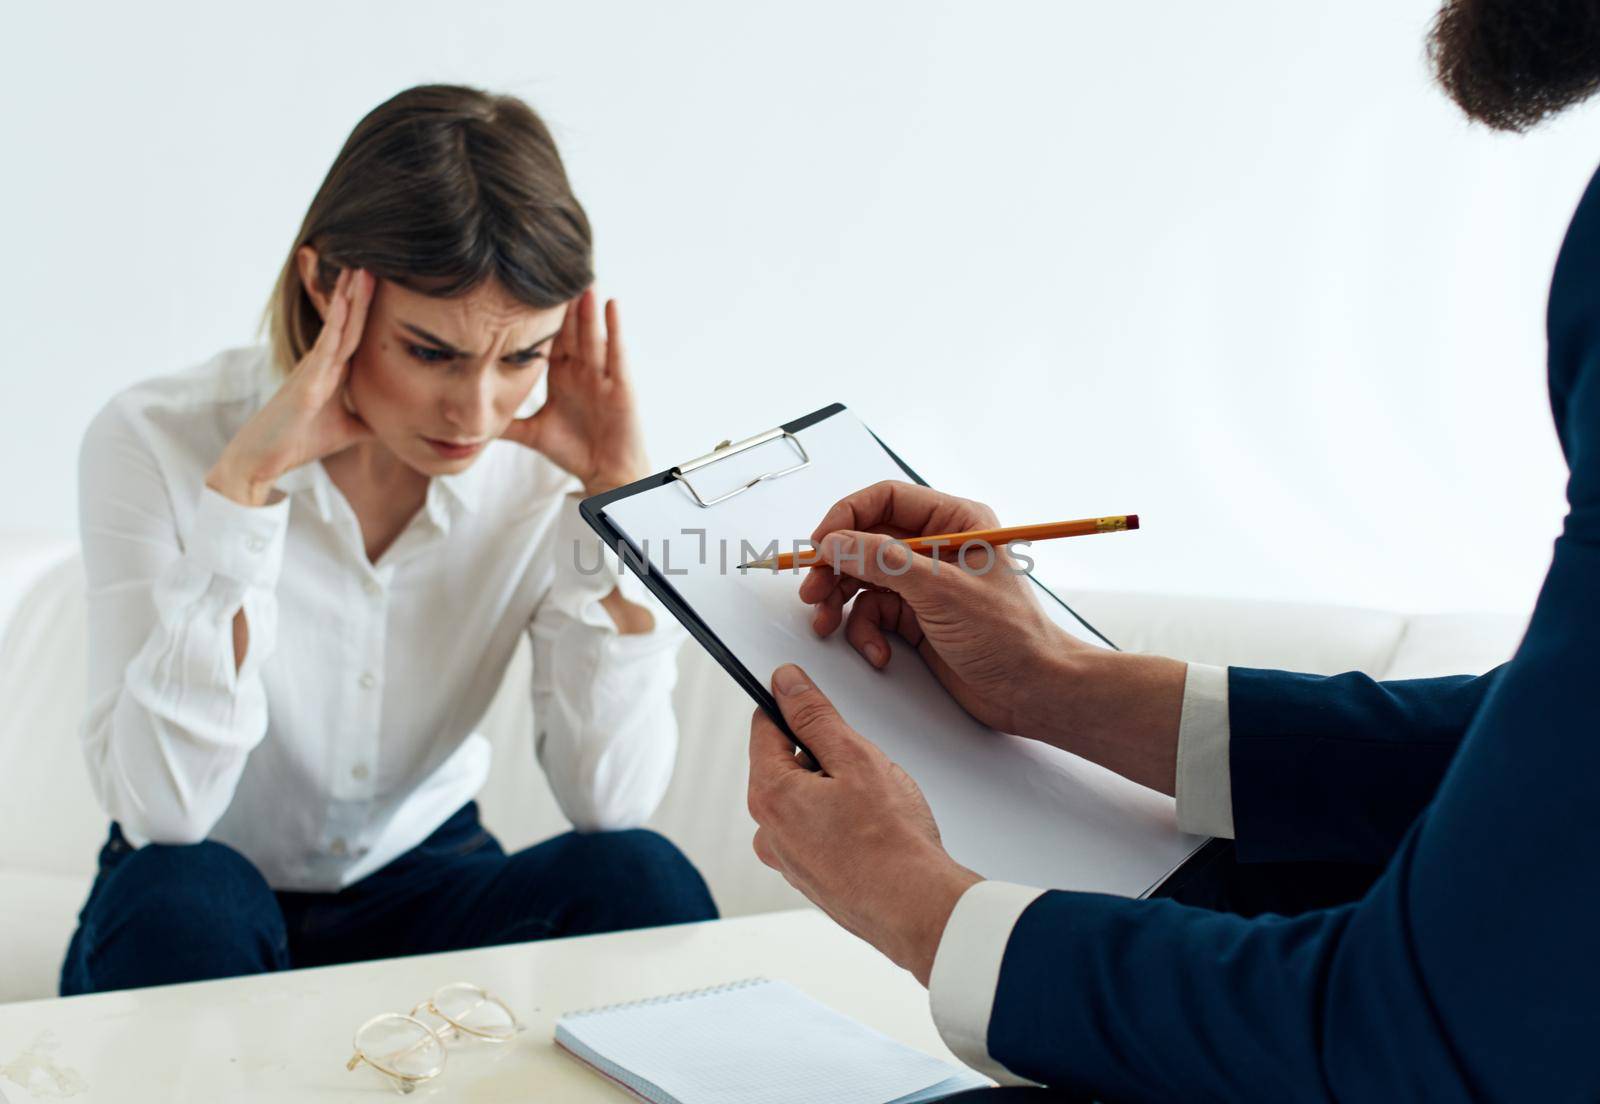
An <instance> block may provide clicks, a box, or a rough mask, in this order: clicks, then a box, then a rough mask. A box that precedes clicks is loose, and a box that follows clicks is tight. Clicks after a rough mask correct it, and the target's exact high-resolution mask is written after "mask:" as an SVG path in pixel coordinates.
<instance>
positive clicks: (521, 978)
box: [0, 909, 955, 1104]
mask: <svg viewBox="0 0 1600 1104" xmlns="http://www.w3.org/2000/svg"><path fill="white" fill-rule="evenodd" d="M756 976H760V977H771V978H782V979H784V980H786V981H789V982H791V983H793V984H794V985H796V986H798V987H799V988H800V989H802V990H804V991H805V992H807V993H809V994H811V995H812V996H813V997H816V998H817V999H818V1000H820V1001H822V1002H823V1003H824V1004H828V1005H831V1006H832V1007H834V1008H836V1009H838V1010H839V1011H841V1012H844V1013H845V1014H847V1015H850V1016H853V1017H855V1018H856V1019H857V1020H859V1021H861V1022H862V1023H865V1024H868V1025H869V1026H871V1027H875V1028H877V1029H878V1030H879V1031H882V1032H883V1033H884V1034H886V1035H889V1036H892V1037H894V1038H896V1039H899V1040H900V1041H902V1042H904V1043H907V1044H908V1045H910V1046H913V1047H916V1048H917V1049H919V1050H922V1051H924V1052H926V1053H928V1054H932V1055H935V1056H937V1057H940V1058H943V1059H945V1060H946V1061H949V1062H954V1061H955V1059H954V1058H953V1057H952V1056H951V1054H950V1052H949V1051H948V1050H947V1049H946V1048H945V1046H944V1044H943V1043H942V1042H941V1041H940V1040H939V1036H938V1033H937V1031H936V1030H935V1029H934V1026H933V1020H932V1018H931V1016H930V1015H929V1012H928V997H927V993H926V992H925V991H924V990H923V988H922V987H921V986H920V985H918V984H917V982H916V980H915V979H914V978H913V977H912V976H911V975H910V974H908V973H906V972H905V971H903V970H901V969H899V968H898V967H896V966H894V965H893V964H892V963H890V962H889V961H888V959H886V958H884V957H883V956H882V955H880V954H879V953H878V952H877V951H875V950H873V949H872V948H871V947H870V946H868V945H867V944H866V943H863V942H862V941H860V940H859V939H857V938H855V937H854V936H852V935H850V934H848V933H846V932H845V931H843V930H842V929H840V928H839V927H837V926H836V925H835V924H833V922H832V921H830V920H828V919H827V918H826V917H825V916H823V915H822V914H821V913H818V912H815V911H813V910H810V909H800V910H796V911H794V912H778V913H767V914H765V915H760V916H748V917H741V918H739V919H734V920H717V921H712V922H709V923H704V924H683V925H679V926H676V927H668V928H653V929H648V930H645V931H635V932H620V933H618V934H615V935H595V936H584V937H581V938H577V939H559V940H547V941H545V942H540V943H518V944H512V945H509V946H504V947H488V948H484V949H482V950H476V951H457V952H453V953H450V954H437V955H418V956H416V957H412V958H396V959H387V960H385V961H381V962H366V963H357V964H355V965H350V966H330V967H325V968H322V969H315V970H291V971H288V972H285V973H280V974H264V975H259V976H255V977H247V978H233V979H229V980H226V981H207V982H198V983H195V984H191V985H172V986H163V987H160V988H154V989H136V990H127V991H124V992H117V993H102V994H97V995H94V996H87V997H70V998H67V999H65V1000H47V1001H29V1002H24V1003H21V1004H4V1005H0V1099H4V1100H7V1101H9V1104H24V1102H29V1104H31V1102H32V1101H36V1100H37V1101H43V1100H58V1099H69V1100H72V1101H75V1102H77V1101H81V1102H84V1104H93V1102H96V1101H117V1102H119V1104H139V1102H143V1101H160V1102H162V1104H167V1102H172V1101H187V1100H196V1101H205V1102H207V1104H212V1102H216V1101H229V1102H234V1101H256V1100H259V1101H271V1102H272V1104H282V1102H283V1101H288V1100H292V1101H310V1102H314V1101H328V1100H339V1101H357V1100H384V1099H395V1098H396V1097H395V1095H394V1093H393V1090H392V1089H390V1088H389V1087H388V1085H387V1082H386V1081H385V1080H384V1079H383V1078H382V1077H380V1076H379V1075H378V1074H375V1073H373V1072H372V1071H371V1070H369V1069H366V1068H365V1067H360V1068H358V1069H357V1070H356V1072H354V1073H350V1072H347V1071H346V1070H345V1068H344V1064H345V1061H346V1059H348V1058H349V1057H350V1054H351V1047H350V1039H351V1036H352V1034H353V1033H354V1031H355V1029H356V1028H357V1027H358V1026H359V1025H360V1024H362V1023H363V1022H364V1021H365V1020H367V1019H368V1018H369V1017H371V1016H373V1015H375V1014H377V1013H379V1012H391V1011H392V1012H406V1011H409V1010H410V1009H411V1007H412V1006H413V1005H414V1004H416V1003H417V1002H418V1001H421V1000H423V999H424V998H426V997H428V996H430V995H432V993H433V991H434V990H435V989H437V988H438V987H439V986H440V985H443V984H446V983H448V982H452V981H470V982H474V983H476V984H478V985H481V986H483V987H484V988H486V989H488V990H489V991H490V992H492V993H494V994H496V995H497V996H500V997H502V998H503V999H504V1000H505V1001H506V1002H507V1003H508V1004H510V1006H511V1007H512V1009H513V1010H515V1011H516V1013H517V1015H518V1016H519V1017H520V1018H521V1019H522V1020H523V1021H524V1022H525V1023H526V1024H527V1025H528V1030H527V1031H525V1032H524V1033H522V1034H521V1035H520V1036H518V1038H517V1039H516V1040H515V1041H514V1042H511V1043H509V1044H506V1045H504V1046H494V1045H492V1044H457V1043H453V1044H451V1049H450V1057H449V1059H448V1061H447V1062H446V1064H445V1070H444V1072H443V1073H442V1074H441V1075H440V1076H439V1077H437V1078H435V1079H434V1080H433V1081H431V1082H428V1083H426V1084H425V1085H423V1086H422V1087H420V1088H419V1089H418V1091H417V1092H416V1093H414V1094H412V1096H411V1099H413V1100H417V1099H425V1098H428V1097H430V1096H432V1097H437V1098H439V1099H448V1100H456V1099H460V1100H472V1101H518V1102H527V1101H539V1102H540V1104H547V1102H561V1104H565V1102H567V1101H573V1102H581V1101H609V1102H613V1104H614V1102H618V1101H625V1100H631V1099H633V1098H632V1097H630V1096H629V1095H628V1094H627V1093H625V1092H623V1091H622V1090H621V1089H619V1088H616V1087H614V1086H612V1085H611V1084H609V1083H608V1082H606V1081H604V1080H603V1079H602V1078H601V1077H600V1076H599V1075H597V1074H595V1073H593V1072H591V1071H590V1070H588V1069H587V1068H586V1067H584V1066H582V1065H580V1064H579V1063H578V1062H577V1061H576V1060H575V1059H573V1058H570V1057H568V1056H567V1055H566V1054H565V1053H563V1052H562V1051H560V1050H558V1049H557V1048H556V1046H555V1044H554V1042H553V1041H552V1034H553V1032H554V1025H555V1021H556V1018H557V1017H558V1016H559V1015H560V1014H561V1013H563V1012H566V1011H570V1010H573V1009H578V1008H588V1007H593V1006H595V1005H601V1004H610V1003H613V1002H617V1001H628V1000H636V999H639V998H643V997H651V996H657V995H660V994H662V993H671V992H676V991H679V990H683V989H698V988H701V987H703V986H707V985H718V984H721V983H724V982H729V981H736V980H738V979H740V978H746V977H756ZM25 1086H26V1087H25Z"/></svg>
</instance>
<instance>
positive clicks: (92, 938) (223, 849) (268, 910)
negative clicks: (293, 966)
mask: <svg viewBox="0 0 1600 1104" xmlns="http://www.w3.org/2000/svg"><path fill="white" fill-rule="evenodd" d="M287 966H288V937H287V933H286V931H285V930H284V924H283V913H282V912H281V910H280V909H279V908H278V902H277V898H276V897H274V896H273V893H272V889H271V888H270V887H269V886H268V885H267V882H266V879H265V878H263V877H262V876H261V872H260V871H258V870H257V869H256V868H255V866H254V865H252V864H251V862H250V861H249V860H248V859H246V858H245V857H244V856H243V855H241V854H239V853H238V852H237V851H235V850H233V849H232V848H231V847H228V846H226V845H225V844H220V843H215V842H212V841H209V840H208V841H205V842H202V843H196V844H185V845H181V846H173V845H166V844H150V845H148V846H145V847H141V848H139V849H138V850H136V851H133V852H131V853H130V854H128V855H126V856H125V857H124V858H123V859H122V860H121V861H120V862H119V863H117V865H116V866H115V867H114V868H113V869H112V870H110V871H109V872H108V873H107V874H106V875H105V877H104V881H103V882H102V884H101V885H99V886H98V887H97V888H96V890H95V892H94V894H93V895H92V896H91V898H90V901H89V903H88V905H87V906H86V907H85V908H84V911H83V915H82V917H81V923H80V925H79V930H78V934H77V935H76V936H75V937H74V939H73V945H72V947H71V948H70V950H69V958H68V963H67V970H66V971H65V973H64V975H63V976H64V978H66V977H67V976H75V977H76V978H77V979H78V980H77V981H76V983H75V985H76V987H77V988H79V989H80V990H99V989H120V988H130V987H133V986H136V985H160V984H170V983H173V982H179V981H199V980H203V979H206V978H213V977H231V976H234V975H237V974H245V973H260V972H264V971H267V970H274V969H282V968H285V967H287ZM65 987H67V986H66V983H65V981H64V988H65Z"/></svg>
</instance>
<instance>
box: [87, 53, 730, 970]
mask: <svg viewBox="0 0 1600 1104" xmlns="http://www.w3.org/2000/svg"><path fill="white" fill-rule="evenodd" d="M591 282H592V274H591V271H590V233H589V225H588V220H587V218H586V217H585V215H584V212H583V208H582V207H581V206H579V204H578V202H577V200H576V199H575V198H574V197H573V195H572V193H571V191H570V189H569V186H568V183H567V179H566V174H565V170H564V169H563V167H562V163H561V159H560V156H559V154H558V153H557V151H556V148H555V145H554V143H553V142H552V140H551V138H550V135H549V133H548V131H547V130H546V129H545V127H544V125H543V124H542V123H541V122H540V120H539V119H538V117H537V116H536V115H535V114H534V113H533V112H532V111H531V110H530V109H529V108H528V107H527V106H526V105H525V104H523V103H521V102H520V101H518V100H516V99H514V98H511V97H506V96H490V95H486V94H484V93H482V92H478V91H476V90H473V89H468V88H460V87H450V86H437V85H435V86H425V87H419V88H413V89H411V90H409V91H406V92H403V93H401V94H400V95H398V96H396V97H394V98H393V99H391V100H390V101H388V102H387V103H385V104H383V105H381V106H380V107H378V108H377V109H376V110H374V111H373V112H372V113H371V114H370V115H368V116H367V117H366V118H365V119H363V120H362V121H361V123H360V124H359V125H358V126H357V127H356V129H355V131H354V132H353V133H352V134H351V135H350V138H349V140H348V141H347V142H346V143H345V146H344V148H343V150H341V151H340V153H339V156H338V158H337V159H336V160H335V162H334V164H333V167H332V169H331V170H330V171H329V173H328V176H327V179H326V180H325V181H324V182H323V184H322V187H321V189H320V190H319V191H318V193H317V195H316V198H315V199H314V200H313V201H312V204H311V208H310V210H309V212H308V213H307V215H306V218H305V222H304V224H303V225H302V227H301V229H300V233H299V235H298V236H297V238H296V239H295V248H294V249H293V250H291V252H290V256H289V258H288V261H287V262H286V263H285V265H284V268H283V271H282V274H281V276H280V277H279V281H278V287H277V290H276V292H275V293H274V296H273V299H272V302H271V304H270V306H269V308H268V318H267V321H268V323H269V326H270V334H271V343H270V348H250V349H241V350H232V351H228V352H224V353H222V354H220V355H219V356H217V357H216V358H214V359H212V360H211V361H209V362H207V363H206V364H204V365H202V366H201V367H199V368H198V369H196V370H193V371H190V372H187V373H184V374H181V375H176V376H171V377H165V378H161V379H156V380H151V381H148V382H146V383H142V384H139V385H137V386H135V387H133V388H131V389H129V390H127V391H125V392H123V393H122V394H120V395H118V396H117V397H116V398H114V399H113V400H112V401H111V402H110V403H109V404H108V405H107V406H106V408H105V409H104V410H103V411H102V412H101V413H100V414H99V416H98V417H96V419H95V420H94V422H93V424H92V425H91V426H90V428H89V430H88V433H87V435H86V436H85V439H84V443H83V452H82V458H81V469H80V470H81V475H80V479H81V486H80V500H81V523H82V539H83V549H84V559H85V564H86V569H87V573H88V581H89V616H90V663H89V665H90V687H89V690H90V696H89V710H88V716H87V719H86V721H85V725H84V730H83V738H84V748H85V754H86V757H87V759H88V764H89V771H90V774H91V776H92V778H93V780H94V784H95V788H96V791H97V793H98V795H99V798H100V802H101V804H102V806H103V807H104V809H105V810H106V812H107V814H108V815H109V816H110V817H111V818H112V821H113V823H112V826H111V835H110V839H109V841H108V842H107V843H106V845H105V847H104V849H103V850H102V851H101V855H100V870H99V875H98V877H97V878H96V880H95V884H94V887H93V889H92V891H91V893H90V896H89V901H88V903H87V904H86V905H85V907H84V909H83V912H82V914H81V916H80V918H79V927H78V931H77V933H76V934H75V935H74V937H73V940H72V944H71V946H70V947H69V949H68V952H67V960H66V963H65V966H64V968H63V972H62V982H61V990H62V993H63V994H73V993H83V992H92V991H96V990H104V989H115V988H126V987H131V986H139V985H154V984H164V983H170V982H178V981H191V980H196V979H200V978H211V977H223V976H231V975H235V974H243V973H252V972H259V971H266V970H276V969H284V968H287V967H299V966H310V965H321V964H326V963H334V962H345V961H351V960H355V959H363V958H378V957H385V956H390V955H397V954H407V953H416V952H425V951H439V950H449V949H455V948H461V947H471V946H480V945H486V944H491V943H499V942H509V941H515V940H525V939H537V938H543V937H548V936H560V935H571V934H577V933H582V932H596V931H607V930H614V929H618V928H626V927H637V926H644V925H651V924H662V923H674V922H680V921H689V920H701V919H708V918H712V917H714V916H715V915H716V910H715V906H714V905H713V904H712V901H711V897H710V895H709V893H708V892H707V890H706V886H705V883H704V881H703V880H702V879H701V878H700V876H699V874H698V873H697V872H696V871H695V869H694V868H693V866H692V865H690V863H689V862H688V861H687V860H686V859H685V858H684V857H683V855H682V854H681V853H679V852H678V851H677V849H676V848H674V847H673V846H672V844H670V843H668V842H667V841H666V840H664V839H662V838H661V837H660V836H657V835H654V834H653V833H649V832H645V831H642V830H638V829H635V828H633V827H632V826H634V825H637V824H639V823H640V822H642V821H643V820H644V819H645V818H646V817H648V816H649V814H650V813H651V811H652V810H653V809H654V808H655V806H656V804H657V803H658V801H659V800H660V798H661V795H662V793H663V791H664V790H665V788H666V785H667V782H668V779H669V778H670V775H671V772H672V763H673V757H674V754H675V750H676V745H677V732H676V728H675V726H674V722H673V717H672V712H671V702H670V697H669V695H670V692H671V688H672V685H673V681H674V678H675V664H674V653H675V650H676V646H677V644H678V643H679V642H680V641H681V639H682V636H681V631H680V630H678V629H677V627H676V626H674V625H672V624H671V623H670V618H667V617H666V616H664V615H663V614H661V612H660V610H659V607H655V606H653V605H652V604H651V599H649V597H648V595H647V594H646V592H644V591H643V590H642V588H639V587H638V586H637V584H636V583H633V582H632V581H626V582H625V581H624V580H623V579H621V578H619V577H618V575H617V574H616V572H615V570H614V567H613V565H612V562H608V560H606V559H603V558H602V557H601V554H600V550H599V547H598V540H597V538H595V537H593V536H592V535H591V534H588V533H587V527H586V526H584V524H583V523H582V521H581V519H580V518H579V517H578V514H577V508H576V503H577V495H576V493H575V492H581V493H582V494H595V493H598V492H600V491H603V490H606V489H608V488H611V487H614V486H618V485H620V484H622V483H626V482H628V481H630V480H633V479H636V478H638V477H640V476H642V475H644V474H645V473H646V465H645V458H644V448H643V442H642V439H641V436H640V430H639V422H638V418H637V412H636V410H635V407H634V399H633V392H632V389H631V386H630V384H629V375H628V368H627V359H626V357H625V355H624V353H623V349H622V345H621V341H620V337H619V334H618V316H617V308H616V304H615V303H614V302H612V303H607V304H606V307H605V311H604V316H605V317H604V322H603V323H602V320H601V318H600V314H601V311H600V309H599V307H598V305H597V303H596V300H595V298H594V293H593V292H592V290H590V289H589V288H590V284H591ZM541 381H547V384H548V398H547V399H546V401H545V402H544V403H543V405H542V406H540V407H539V408H538V409H537V411H536V412H534V413H532V414H531V415H530V416H525V417H523V416H519V413H521V412H522V411H521V408H523V407H524V405H525V404H526V403H528V402H529V400H530V396H531V397H532V398H533V399H534V400H535V401H536V400H537V398H538V396H533V395H532V392H533V390H534V387H535V385H536V384H538V383H540V382H541ZM597 563H600V564H602V565H603V566H602V568H601V569H600V570H599V571H598V572H597V570H596V564H597ZM523 632H527V633H528V634H529V635H530V637H531V638H532V642H533V648H534V663H533V670H534V675H533V688H532V692H533V700H534V710H535V715H536V717H537V732H536V733H534V734H532V735H533V739H534V747H535V750H536V753H537V755H538V758H539V761H540V763H541V764H542V766H543V767H544V770H545V772H546V774H547V775H548V777H549V780H550V783H551V788H552V789H553V791H554V793H555V796H556V799H557V801H558V802H559V803H560V805H561V808H562V810H563V811H564V812H565V813H566V815H567V816H568V818H569V819H570V820H571V821H572V823H573V825H574V826H575V827H576V829H577V830H578V831H576V832H571V833H568V834H566V835H563V836H560V837H558V838H556V839H552V840H549V841H546V842H544V843H541V844H539V845H538V846H535V847H532V848H529V849H527V850H525V851H522V852H519V853H517V854H514V855H509V856H508V855H506V854H505V853H504V852H503V851H502V850H501V848H500V846H499V844H498V843H497V842H496V841H495V840H494V839H493V837H491V836H490V835H489V834H488V833H487V832H486V831H484V829H483V828H482V827H480V825H479V823H478V819H477V810H476V805H475V803H474V802H473V801H472V798H473V795H474V794H475V793H476V792H477V791H478V789H479V787H480V786H481V785H482V783H483V781H484V779H485V777H486V776H487V773H488V770H489V747H488V744H487V742H486V741H485V740H484V739H483V737H481V736H477V735H473V734H472V729H473V727H474V726H475V725H476V724H477V723H478V722H479V720H480V719H481V718H482V716H483V714H484V712H485V710H486V708H487V707H488V705H489V702H490V700H491V698H492V697H493V695H494V693H495V690H496V688H497V687H498V686H499V683H500V681H501V676H502V675H503V673H504V672H505V670H506V667H507V665H508V663H509V661H510V659H511V655H512V652H513V650H514V649H515V647H516V644H517V641H518V637H519V635H520V634H521V633H523Z"/></svg>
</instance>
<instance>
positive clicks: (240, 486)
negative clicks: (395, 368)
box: [206, 268, 376, 506]
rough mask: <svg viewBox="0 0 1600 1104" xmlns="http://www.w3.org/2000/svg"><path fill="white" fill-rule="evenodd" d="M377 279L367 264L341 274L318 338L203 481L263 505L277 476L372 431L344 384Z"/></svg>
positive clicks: (231, 495) (249, 503) (243, 500)
mask: <svg viewBox="0 0 1600 1104" xmlns="http://www.w3.org/2000/svg"><path fill="white" fill-rule="evenodd" d="M375 286H376V281H375V280H374V279H373V277H372V275H371V274H370V273H367V272H365V271H362V270H359V269H351V268H346V269H344V270H343V271H342V272H340V273H339V279H338V282H337V283H335V284H334V288H333V294H332V295H331V296H330V297H329V300H328V308H327V310H326V311H325V312H324V314H323V319H322V332H321V333H320V334H318V335H317V340H316V343H315V344H314V345H312V346H311V349H310V350H309V351H308V352H307V353H306V355H305V356H304V357H302V358H301V360H300V363H298V364H296V365H295V366H294V369H293V370H292V371H291V372H290V373H289V376H288V378H287V379H285V380H284V382H283V385H282V386H280V387H279V388H278V390H277V391H276V392H275V393H274V394H273V396H272V398H271V399H269V400H267V403H266V405H264V406H263V407H262V408H261V409H260V410H258V411H256V413H255V415H254V416H252V417H251V419H250V420H249V421H247V422H246V423H245V424H244V425H243V426H241V427H240V428H239V431H238V432H237V433H236V434H234V436H233V440H231V441H229V442H228V446H227V447H226V448H225V449H223V452H222V456H221V458H220V459H218V461H217V463H216V465H215V466H214V467H213V468H212V469H211V473H210V474H209V475H208V476H207V477H206V484H207V486H209V487H211V488H212V489H213V490H216V491H218V492H219V493H221V494H224V495H227V496H228V497H229V498H232V499H234V500H235V501H237V502H241V503H244V504H245V505H247V506H261V505H265V504H266V502H267V501H268V499H269V497H270V495H271V493H272V485H273V483H275V482H277V480H278V477H279V476H281V475H283V474H284V473H286V472H289V471H292V470H294V469H295V468H298V467H299V466H300V465H302V464H308V463H310V462H311V461H313V460H320V459H321V458H322V457H324V456H330V455H332V454H333V453H335V452H339V451H341V450H342V449H345V448H348V447H349V446H350V445H353V444H355V443H357V442H359V441H364V440H367V439H369V438H371V437H372V431H371V430H370V429H369V428H368V427H367V425H366V423H365V422H363V421H362V420H361V419H360V418H359V417H358V416H357V415H356V414H355V413H354V412H353V411H352V410H351V409H350V408H349V407H347V406H346V405H345V385H346V383H347V382H348V380H349V377H350V358H351V357H352V356H353V355H354V354H355V351H356V347H357V346H359V345H360V344H361V333H362V330H363V328H364V327H365V325H366V321H367V308H368V306H369V305H370V304H371V303H372V293H373V289H374V287H375Z"/></svg>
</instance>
